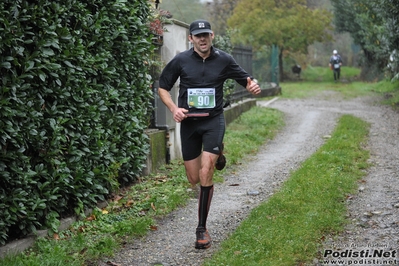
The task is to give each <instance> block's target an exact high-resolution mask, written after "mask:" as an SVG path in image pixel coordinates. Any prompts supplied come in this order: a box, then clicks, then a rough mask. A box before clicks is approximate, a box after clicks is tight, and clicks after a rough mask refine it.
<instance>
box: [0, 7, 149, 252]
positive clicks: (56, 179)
mask: <svg viewBox="0 0 399 266" xmlns="http://www.w3.org/2000/svg"><path fill="white" fill-rule="evenodd" d="M149 13H150V7H149V5H148V2H147V0H114V1H111V0H109V1H108V0H103V1H98V0H97V1H96V0H82V1H75V0H37V1H34V0H2V1H1V2H0V75H1V76H0V86H1V87H0V118H1V119H0V244H4V243H5V242H6V241H7V240H9V239H10V238H11V237H12V238H14V237H20V236H23V235H26V234H28V233H30V232H32V231H34V230H36V229H38V228H42V227H44V226H47V227H52V228H53V229H55V228H56V225H57V221H58V218H59V217H60V215H64V214H67V213H68V212H69V213H71V212H74V210H75V211H76V212H79V211H82V209H83V208H84V207H88V206H91V205H94V204H95V203H96V202H98V200H104V199H105V198H106V196H107V195H109V193H110V192H111V191H112V189H113V188H115V187H117V186H118V184H120V183H121V182H130V181H132V180H134V178H135V177H136V176H137V175H139V174H140V172H141V169H142V167H143V164H144V161H145V159H146V153H147V150H148V141H147V137H146V135H145V134H144V129H145V128H147V126H148V123H149V119H150V112H151V111H150V110H151V105H150V101H151V97H152V93H151V89H150V85H151V78H150V76H149V75H148V74H147V73H148V67H147V65H146V63H145V62H148V61H149V60H148V58H150V54H151V52H152V51H153V49H154V47H153V46H152V45H151V42H150V39H151V36H149V30H148V27H147V26H146V25H147V24H148V23H147V20H148V17H149Z"/></svg>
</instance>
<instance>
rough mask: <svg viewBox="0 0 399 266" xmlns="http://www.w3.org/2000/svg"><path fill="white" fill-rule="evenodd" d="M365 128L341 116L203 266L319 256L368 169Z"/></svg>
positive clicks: (340, 224) (298, 261) (299, 262)
mask: <svg viewBox="0 0 399 266" xmlns="http://www.w3.org/2000/svg"><path fill="white" fill-rule="evenodd" d="M368 129H369V125H368V124H367V123H366V122H364V121H362V120H360V119H358V118H355V117H353V116H350V115H344V116H342V117H341V119H340V120H339V123H338V126H337V128H336V129H335V131H334V133H333V135H332V137H331V138H330V139H329V140H328V141H327V142H326V143H325V144H324V145H323V146H322V147H321V148H320V149H319V150H318V151H317V152H316V153H315V154H313V155H312V156H311V157H310V158H309V159H308V160H306V161H305V162H304V163H303V165H302V166H301V167H300V169H298V170H297V171H295V172H294V173H292V175H291V177H290V179H289V180H287V181H286V182H285V183H284V184H283V187H282V189H281V190H280V191H279V192H278V193H276V194H274V195H273V196H272V197H271V198H270V199H269V200H268V201H267V202H265V203H263V204H261V205H260V206H258V207H257V208H255V209H254V210H253V211H252V212H251V214H250V215H249V217H248V218H247V219H246V220H245V221H244V222H242V224H241V225H240V226H239V228H238V229H237V230H236V231H235V232H234V233H233V234H232V236H231V237H230V238H229V239H228V240H226V241H225V242H223V243H222V245H221V249H220V250H219V251H218V252H217V253H216V254H215V255H214V256H213V257H212V259H210V260H207V261H206V263H205V265H247V266H250V265H264V266H267V265H273V266H276V265H282V266H287V265H303V264H302V263H306V262H310V261H311V260H312V259H313V258H315V257H317V250H318V245H320V243H321V242H322V239H323V235H325V234H329V233H335V232H338V231H340V230H342V228H343V225H344V224H345V214H346V203H345V199H346V197H347V196H348V195H349V194H350V193H354V192H355V188H356V187H357V181H358V180H359V179H360V178H361V177H362V176H363V175H364V171H363V170H364V169H365V168H366V167H368V164H367V159H368V158H369V153H368V151H366V150H365V149H364V148H363V145H364V144H365V141H366V139H367V135H368Z"/></svg>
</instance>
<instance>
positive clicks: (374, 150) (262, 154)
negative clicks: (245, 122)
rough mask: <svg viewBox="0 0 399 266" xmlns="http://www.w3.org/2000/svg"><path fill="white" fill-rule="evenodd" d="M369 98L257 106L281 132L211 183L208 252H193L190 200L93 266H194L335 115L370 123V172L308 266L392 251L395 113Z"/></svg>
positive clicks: (325, 131) (396, 204) (396, 185)
mask: <svg viewBox="0 0 399 266" xmlns="http://www.w3.org/2000/svg"><path fill="white" fill-rule="evenodd" d="M376 100H377V99H376V98H374V99H372V98H357V99H352V100H343V99H342V98H340V96H339V95H338V94H336V93H334V92H325V93H323V94H322V95H319V96H318V97H315V98H312V99H301V100H286V99H277V100H275V101H271V102H263V101H259V102H258V105H260V106H267V107H271V108H276V109H278V110H281V111H282V112H284V113H285V114H286V126H285V127H284V129H283V130H282V131H281V132H280V133H279V134H278V136H277V137H276V138H275V139H274V140H272V141H268V142H267V143H266V144H265V145H264V146H262V147H261V149H260V151H259V153H258V154H257V155H256V156H254V157H253V158H250V159H249V160H248V162H247V163H245V164H243V165H241V166H239V167H238V169H237V170H236V171H235V173H234V174H232V175H228V176H225V180H226V181H225V182H224V183H223V184H216V185H215V191H214V197H213V201H212V205H211V210H210V214H209V218H208V223H207V225H208V230H209V232H210V234H211V237H212V239H213V245H212V247H211V248H210V249H208V250H196V249H194V240H195V227H196V225H197V199H195V198H193V199H191V201H190V202H189V203H188V204H187V206H186V207H184V208H181V209H179V210H177V211H175V212H173V213H171V214H170V215H168V216H167V217H165V218H164V219H162V220H159V221H158V224H157V226H158V230H157V231H152V232H150V233H149V234H148V235H147V236H146V237H144V238H142V239H139V240H135V241H134V242H133V244H129V245H126V247H125V248H124V249H123V250H121V251H120V252H119V253H118V254H117V255H116V256H115V258H113V259H110V260H104V261H103V262H100V263H99V265H123V266H128V265H129V266H130V265H134V266H149V265H164V266H171V265H187V266H188V265H201V263H202V262H203V261H204V258H208V257H211V256H212V253H213V252H215V251H216V250H217V249H218V247H219V245H220V243H221V241H223V240H224V239H226V238H227V237H228V235H229V234H230V233H231V232H233V231H234V230H235V228H236V227H237V226H238V225H239V223H240V222H241V221H242V220H243V219H245V217H246V216H247V215H248V213H249V211H250V210H251V209H252V208H253V207H255V206H257V204H258V203H260V202H262V201H265V200H267V199H268V198H269V197H270V196H271V195H272V194H273V193H274V191H276V190H278V189H279V187H280V185H281V184H282V182H283V181H284V180H286V179H287V178H288V177H289V175H290V172H291V171H293V170H295V169H297V167H298V166H299V165H300V163H301V162H302V161H304V160H305V159H307V158H308V157H309V156H310V155H311V154H312V153H314V152H315V151H316V150H317V149H318V148H319V147H320V146H321V145H322V144H323V143H324V137H325V136H326V135H329V134H331V133H332V131H333V129H334V127H335V126H336V123H337V119H338V118H339V117H340V116H341V115H342V114H352V115H355V116H357V117H360V118H362V119H363V120H365V121H367V122H369V123H371V131H370V141H369V149H370V150H371V159H370V160H371V162H372V163H374V166H373V167H371V168H370V169H369V171H368V172H367V176H366V177H365V178H364V179H363V182H362V183H360V184H359V191H360V192H359V193H358V194H356V195H353V197H350V199H348V210H349V211H348V217H349V218H350V220H351V223H350V224H349V225H348V227H347V229H346V231H345V233H344V234H343V235H340V236H331V237H327V238H326V240H325V243H324V246H323V247H320V257H319V258H317V259H316V258H315V260H314V262H313V263H312V264H311V265H330V264H327V263H324V262H320V261H319V260H320V259H322V258H323V254H324V252H325V250H331V252H332V254H331V255H329V256H327V257H326V259H331V258H333V257H332V255H337V254H338V253H337V252H343V251H346V250H347V249H348V248H349V247H350V249H352V250H353V251H354V250H357V249H359V250H362V249H364V248H365V247H367V248H368V247H369V246H370V245H374V247H378V248H380V249H384V250H386V251H390V252H391V251H392V250H397V249H398V246H399V182H398V179H399V176H398V173H399V149H398V144H399V143H398V142H399V136H398V134H399V115H398V113H397V112H394V111H392V110H391V109H390V108H389V107H386V106H380V105H377V104H376ZM226 150H228V147H226ZM253 191H256V192H259V194H257V195H249V194H250V193H248V192H253ZM380 246H381V247H380ZM391 255H392V254H391ZM384 259H386V258H383V259H382V260H384ZM388 259H390V258H388ZM352 263H353V262H352ZM357 263H358V264H357V265H363V264H359V262H357ZM338 265H343V264H338ZM364 265H377V264H364ZM389 265H399V264H389Z"/></svg>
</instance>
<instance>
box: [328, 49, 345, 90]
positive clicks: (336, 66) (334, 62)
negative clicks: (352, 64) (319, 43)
mask: <svg viewBox="0 0 399 266" xmlns="http://www.w3.org/2000/svg"><path fill="white" fill-rule="evenodd" d="M329 66H330V68H331V70H333V72H334V82H337V81H339V78H340V76H341V66H342V59H341V56H340V55H339V54H338V52H337V50H334V51H333V55H332V56H331V57H330V63H329Z"/></svg>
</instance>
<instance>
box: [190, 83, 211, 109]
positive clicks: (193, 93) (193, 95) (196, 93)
mask: <svg viewBox="0 0 399 266" xmlns="http://www.w3.org/2000/svg"><path fill="white" fill-rule="evenodd" d="M187 103H188V107H190V108H192V107H195V108H198V109H201V108H214V107H215V106H216V104H215V88H190V89H187Z"/></svg>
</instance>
